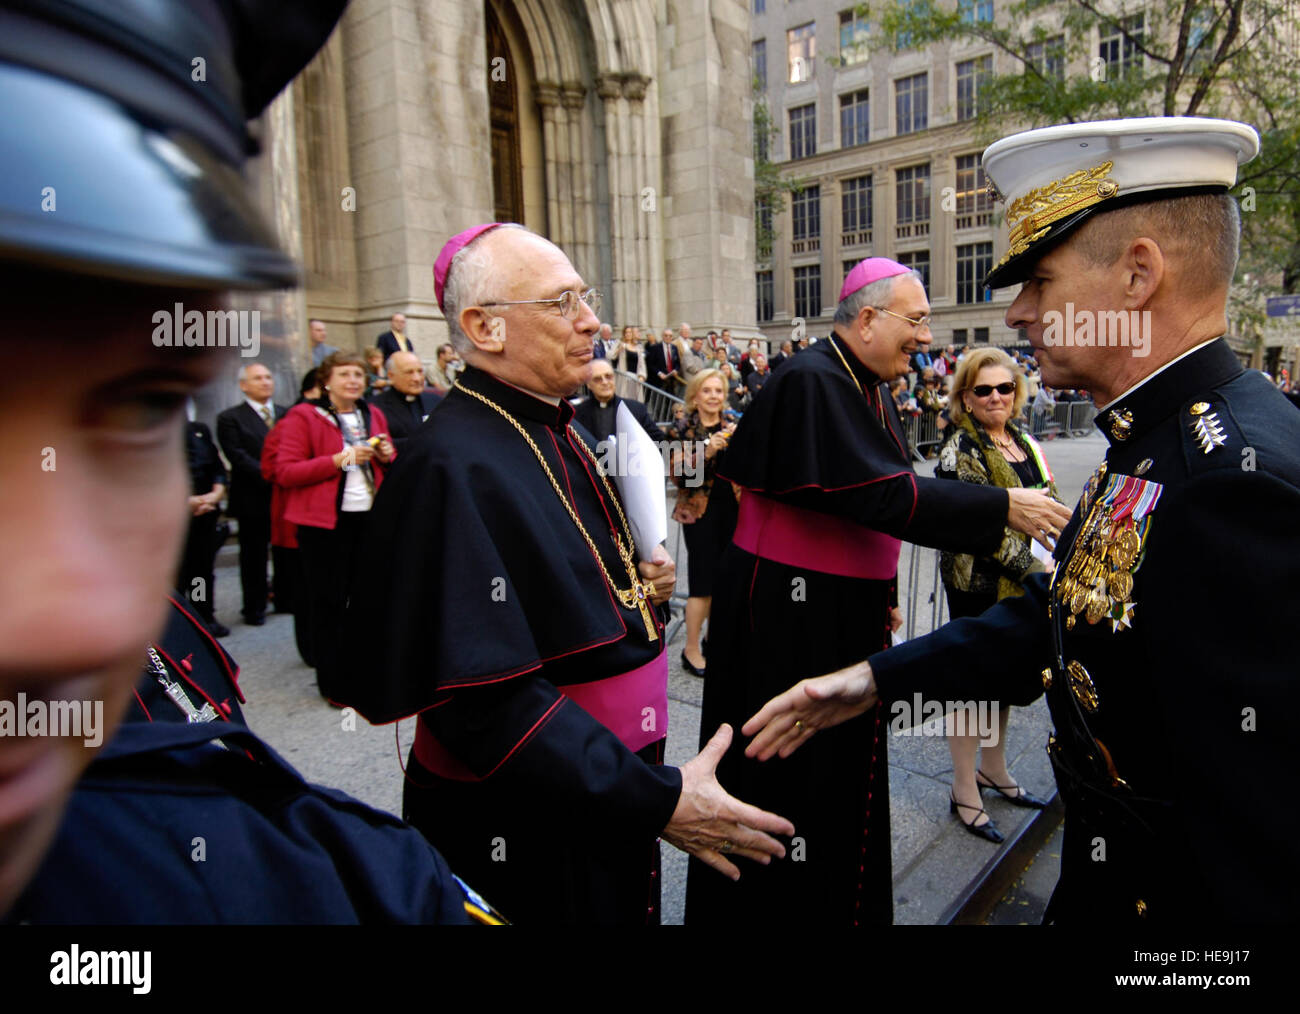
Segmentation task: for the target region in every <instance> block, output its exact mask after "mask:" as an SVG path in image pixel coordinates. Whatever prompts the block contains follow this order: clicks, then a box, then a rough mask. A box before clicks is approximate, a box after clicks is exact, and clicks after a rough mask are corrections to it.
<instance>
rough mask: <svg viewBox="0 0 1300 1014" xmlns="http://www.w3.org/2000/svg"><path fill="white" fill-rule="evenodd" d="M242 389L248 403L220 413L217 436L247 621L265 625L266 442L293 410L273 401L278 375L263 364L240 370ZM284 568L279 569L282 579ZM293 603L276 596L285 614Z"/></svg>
mask: <svg viewBox="0 0 1300 1014" xmlns="http://www.w3.org/2000/svg"><path fill="white" fill-rule="evenodd" d="M239 389H240V390H241V391H243V392H244V400H243V402H242V403H240V404H238V405H236V406H234V407H233V408H228V409H226V410H225V411H224V412H222V413H221V414H220V415H218V416H217V440H218V441H219V442H220V443H221V450H222V451H223V452H225V455H226V460H227V461H229V462H230V505H229V506H230V513H231V514H232V515H234V516H235V517H236V518H238V519H239V583H240V585H241V587H242V588H243V593H244V622H245V623H247V624H249V625H250V626H254V627H260V626H261V625H262V624H263V623H265V622H266V620H265V616H266V556H267V548H268V547H269V546H270V544H271V484H270V483H269V482H267V481H266V480H265V479H263V478H262V442H263V441H264V440H265V439H266V435H267V434H268V433H269V432H271V427H272V426H274V425H275V423H276V422H277V421H278V420H279V419H280V418H281V417H282V416H283V415H284V414H285V412H287V411H289V410H288V409H287V408H285V407H284V406H283V405H276V404H274V403H273V402H272V400H271V399H272V397H273V395H274V394H275V378H274V377H273V376H272V375H271V371H270V370H268V369H267V368H266V367H265V366H263V365H262V364H261V363H253V364H252V365H251V366H245V367H244V368H243V369H241V370H240V371H239ZM279 571H280V568H279V567H277V568H276V576H277V578H278V577H279ZM276 591H277V592H278V591H280V587H279V585H278V584H277V586H276ZM290 606H291V603H288V602H285V601H282V600H281V599H280V597H279V596H278V595H277V596H276V609H278V610H279V611H280V612H288V611H289V609H290Z"/></svg>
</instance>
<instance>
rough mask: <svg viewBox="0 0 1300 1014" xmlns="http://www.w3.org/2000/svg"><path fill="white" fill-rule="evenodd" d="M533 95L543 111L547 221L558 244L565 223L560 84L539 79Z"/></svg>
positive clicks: (551, 236) (553, 238) (554, 240)
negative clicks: (560, 164)
mask: <svg viewBox="0 0 1300 1014" xmlns="http://www.w3.org/2000/svg"><path fill="white" fill-rule="evenodd" d="M533 95H534V97H535V98H536V99H537V105H538V107H539V108H540V109H541V111H542V147H543V149H544V154H545V158H546V221H547V225H548V226H549V229H550V233H551V235H550V237H549V238H550V240H551V242H552V243H555V244H556V245H557V246H559V245H562V244H561V243H560V236H561V234H562V230H563V225H562V224H561V212H560V199H561V198H560V181H559V168H558V166H557V164H556V145H557V143H558V141H557V138H558V136H559V132H558V130H557V128H556V117H557V114H558V110H559V108H560V88H559V85H557V84H555V83H554V82H551V81H538V82H537V84H536V86H535V87H534V88H533Z"/></svg>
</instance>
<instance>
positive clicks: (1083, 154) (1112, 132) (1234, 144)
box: [983, 116, 1259, 289]
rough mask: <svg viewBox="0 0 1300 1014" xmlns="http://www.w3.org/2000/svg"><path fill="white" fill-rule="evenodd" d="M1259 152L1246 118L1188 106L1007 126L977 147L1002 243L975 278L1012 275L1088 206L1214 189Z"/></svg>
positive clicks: (1223, 187) (1094, 209) (1022, 272)
mask: <svg viewBox="0 0 1300 1014" xmlns="http://www.w3.org/2000/svg"><path fill="white" fill-rule="evenodd" d="M1258 153H1259V135H1258V134H1257V133H1255V130H1254V128H1253V127H1249V126H1247V125H1246V124H1244V123H1236V122H1234V121H1232V120H1212V119H1205V118H1202V117H1196V116H1153V117H1140V118H1136V119H1127V120H1102V121H1098V122H1094V123H1070V124H1064V125H1062V126H1057V127H1043V128H1041V129H1039V130H1028V131H1025V132H1024V133H1020V134H1013V135H1012V136H1011V137H1004V138H1003V139H1002V140H1000V141H995V142H994V143H993V144H991V145H989V146H988V148H986V149H985V151H984V160H983V161H984V172H985V174H986V175H987V177H988V180H989V190H990V192H991V193H992V194H993V196H994V197H996V198H997V199H998V200H1003V201H1006V205H1007V226H1008V228H1009V229H1010V230H1011V235H1010V248H1009V249H1008V250H1007V253H1006V255H1005V256H1004V257H1003V258H1002V260H1001V261H999V262H998V263H997V264H996V265H994V267H993V270H992V271H991V272H989V275H988V277H987V278H985V279H984V284H985V285H987V286H990V287H991V288H995V289H998V288H1001V287H1003V286H1005V285H1015V284H1016V283H1018V282H1022V281H1024V280H1025V278H1027V277H1028V275H1029V272H1030V270H1031V269H1032V268H1033V265H1034V264H1035V263H1036V262H1037V260H1038V258H1040V257H1041V256H1042V255H1043V254H1044V253H1046V252H1047V251H1048V249H1050V248H1051V247H1052V246H1054V245H1055V244H1057V243H1059V242H1060V241H1061V240H1062V239H1063V238H1065V237H1066V236H1067V235H1068V234H1069V233H1070V232H1071V231H1072V230H1073V229H1075V228H1076V227H1077V226H1078V225H1079V224H1080V223H1081V222H1084V221H1086V220H1087V219H1088V218H1089V217H1090V216H1092V215H1096V214H1100V213H1102V212H1105V211H1111V210H1113V209H1115V208H1121V207H1125V206H1127V205H1132V204H1140V203H1143V202H1146V201H1155V200H1161V199H1164V198H1168V197H1181V196H1185V195H1189V194H1197V193H1224V192H1226V191H1227V190H1228V189H1230V188H1231V187H1232V186H1233V184H1235V183H1236V182H1237V166H1238V165H1240V164H1241V163H1243V162H1249V161H1250V160H1251V159H1252V158H1254V157H1255V156H1256V155H1257V154H1258Z"/></svg>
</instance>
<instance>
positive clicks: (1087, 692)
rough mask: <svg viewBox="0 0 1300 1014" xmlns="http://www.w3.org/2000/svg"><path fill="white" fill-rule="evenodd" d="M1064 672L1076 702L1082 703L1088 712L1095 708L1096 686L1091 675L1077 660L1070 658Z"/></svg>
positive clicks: (1096, 701) (1096, 700) (1096, 703)
mask: <svg viewBox="0 0 1300 1014" xmlns="http://www.w3.org/2000/svg"><path fill="white" fill-rule="evenodd" d="M1065 674H1066V676H1068V677H1069V680H1070V690H1071V691H1072V692H1073V693H1074V696H1075V698H1076V699H1077V700H1078V702H1079V703H1080V704H1081V705H1083V710H1084V711H1087V712H1089V713H1091V712H1094V711H1096V710H1097V705H1098V699H1097V687H1096V684H1094V683H1093V682H1092V676H1090V675H1089V674H1088V670H1087V669H1085V668H1084V667H1083V666H1082V665H1080V664H1079V663H1078V662H1075V661H1073V660H1071V661H1070V662H1067V663H1066V666H1065Z"/></svg>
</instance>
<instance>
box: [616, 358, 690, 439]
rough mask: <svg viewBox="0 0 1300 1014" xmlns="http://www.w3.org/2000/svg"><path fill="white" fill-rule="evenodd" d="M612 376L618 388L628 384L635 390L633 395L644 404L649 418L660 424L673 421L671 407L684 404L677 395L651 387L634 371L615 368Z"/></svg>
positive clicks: (625, 387)
mask: <svg viewBox="0 0 1300 1014" xmlns="http://www.w3.org/2000/svg"><path fill="white" fill-rule="evenodd" d="M614 376H615V378H616V379H617V380H618V382H619V383H618V387H619V390H627V389H628V387H629V386H630V387H631V388H632V390H633V391H634V392H635V393H634V394H633V397H634V398H635V399H636V400H637V401H640V402H643V403H644V404H645V407H646V409H647V410H648V411H649V412H650V418H651V419H653V420H654V421H655V422H657V423H659V424H660V425H663V424H664V423H671V422H672V421H673V409H674V408H676V407H677V406H678V405H684V404H686V402H685V401H683V400H682V399H681V398H679V397H677V395H675V394H669V393H668V392H667V391H661V390H659V388H657V387H652V386H651V385H649V384H647V383H646V382H645V381H644V380H642V379H641V378H640V377H638V376H637V375H636V374H634V373H626V372H624V371H623V370H615V371H614ZM623 397H627V395H623Z"/></svg>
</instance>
